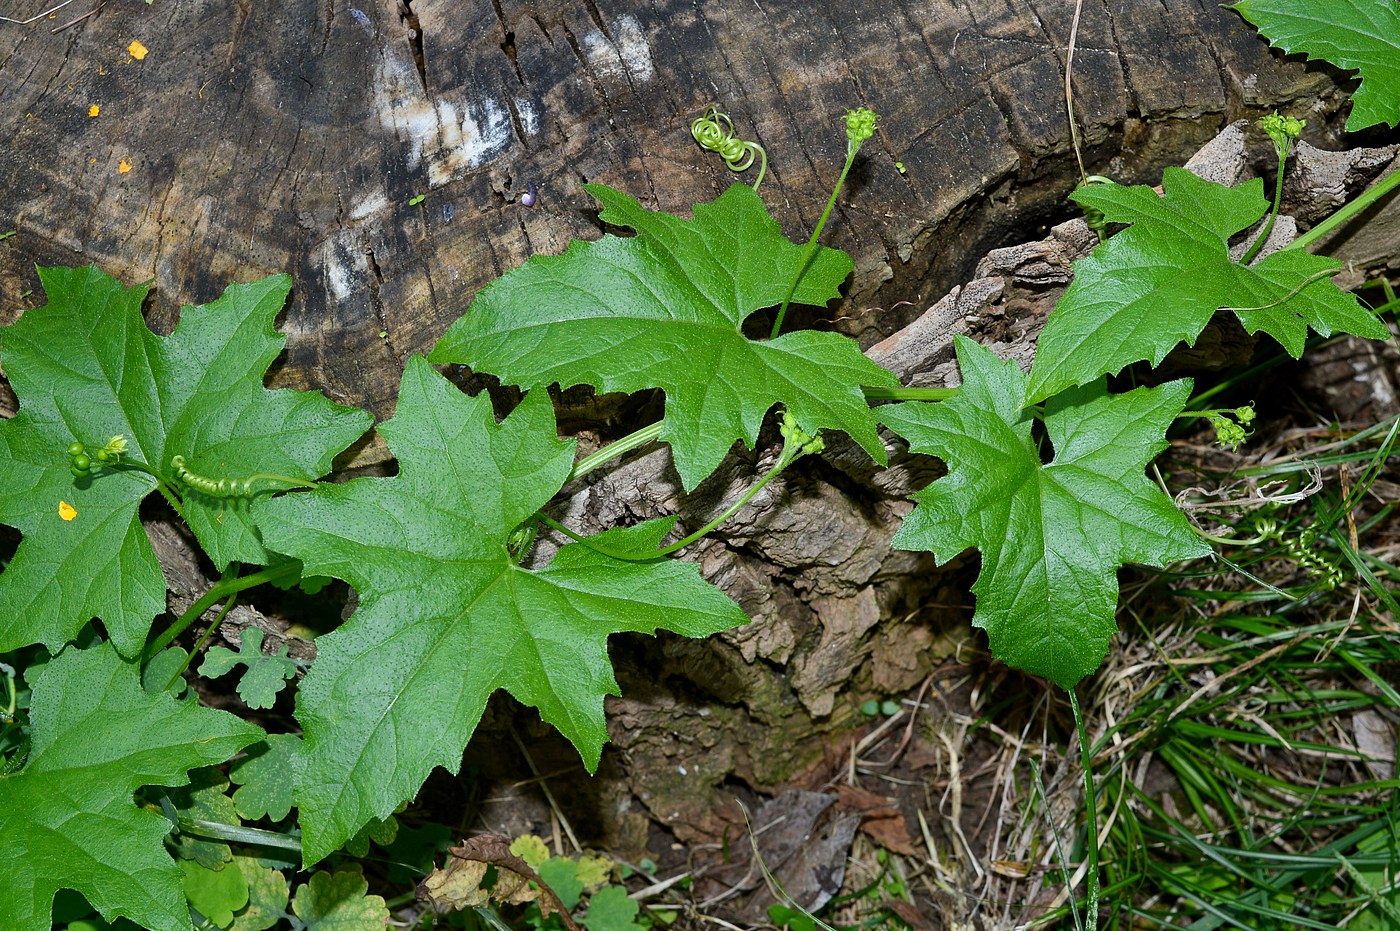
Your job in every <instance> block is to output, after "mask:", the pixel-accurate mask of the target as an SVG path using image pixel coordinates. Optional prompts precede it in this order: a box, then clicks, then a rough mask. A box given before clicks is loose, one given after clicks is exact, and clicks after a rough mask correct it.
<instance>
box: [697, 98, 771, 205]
mask: <svg viewBox="0 0 1400 931" xmlns="http://www.w3.org/2000/svg"><path fill="white" fill-rule="evenodd" d="M690 135H691V136H693V137H694V138H695V141H696V142H697V143H699V145H700V148H702V149H704V150H705V151H707V152H716V153H718V154H719V156H720V157H721V158H723V159H724V163H725V164H726V165H728V166H729V170H730V171H733V172H740V171H747V170H748V168H749V166H751V165H753V161H754V157H755V155H757V156H758V157H759V158H761V159H762V161H761V162H760V163H759V168H758V180H756V181H754V183H753V189H754V190H755V191H757V190H758V186H759V185H760V184H762V183H763V175H764V174H765V173H766V172H767V171H768V153H767V152H765V151H763V146H761V145H759V144H758V143H757V142H749V141H748V140H745V139H740V138H738V137H736V136H735V135H734V123H733V122H732V121H730V119H729V115H728V114H726V113H721V112H720V109H719V107H717V106H715V105H714V104H710V105H709V106H708V107H706V108H705V112H704V114H703V115H702V116H701V117H700V118H699V119H697V120H696V121H695V122H693V123H691V124H690Z"/></svg>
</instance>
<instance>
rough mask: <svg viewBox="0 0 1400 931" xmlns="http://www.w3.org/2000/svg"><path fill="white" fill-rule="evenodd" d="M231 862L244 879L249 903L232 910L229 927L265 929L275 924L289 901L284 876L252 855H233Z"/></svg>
mask: <svg viewBox="0 0 1400 931" xmlns="http://www.w3.org/2000/svg"><path fill="white" fill-rule="evenodd" d="M233 862H234V863H236V864H237V865H238V870H239V872H241V873H242V874H243V876H244V878H245V879H246V880H247V883H248V904H247V905H245V906H243V907H242V908H241V909H239V910H238V911H237V912H235V913H234V916H233V924H232V925H230V926H229V931H268V929H269V928H272V927H275V926H276V925H277V923H278V922H279V921H281V920H282V919H283V918H284V917H285V916H286V913H287V905H288V904H289V901H290V896H289V895H288V889H287V877H285V876H283V875H282V873H281V871H279V870H274V869H272V868H270V867H266V866H263V865H262V864H260V863H258V861H257V860H256V859H255V858H253V857H234V858H233Z"/></svg>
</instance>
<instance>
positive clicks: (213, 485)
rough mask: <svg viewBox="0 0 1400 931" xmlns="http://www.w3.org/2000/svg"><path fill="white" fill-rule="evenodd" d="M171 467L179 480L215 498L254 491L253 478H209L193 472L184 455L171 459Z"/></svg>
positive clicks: (247, 494) (238, 495)
mask: <svg viewBox="0 0 1400 931" xmlns="http://www.w3.org/2000/svg"><path fill="white" fill-rule="evenodd" d="M170 468H171V469H173V470H174V472H175V480H176V481H177V482H179V483H180V484H182V485H185V486H186V487H189V488H193V489H194V490H195V491H199V492H203V493H204V494H206V495H211V496H213V497H215V498H246V497H248V496H249V495H251V494H252V493H253V479H252V478H241V479H240V478H220V479H213V478H208V477H206V476H203V475H199V474H197V473H195V472H191V471H190V469H189V466H187V465H186V464H185V457H184V456H176V457H174V458H173V459H171V460H170Z"/></svg>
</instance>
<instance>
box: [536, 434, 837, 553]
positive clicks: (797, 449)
mask: <svg viewBox="0 0 1400 931" xmlns="http://www.w3.org/2000/svg"><path fill="white" fill-rule="evenodd" d="M619 442H621V441H619ZM818 448H819V447H818ZM807 451H808V448H807V447H806V446H805V445H804V443H803V442H802V441H797V442H794V441H793V440H792V439H791V438H789V439H788V440H787V441H786V442H785V443H784V444H783V451H782V452H781V453H779V454H778V461H777V462H774V463H773V467H772V468H771V469H769V470H768V471H767V472H766V473H764V475H763V477H762V478H761V479H759V480H758V482H756V483H755V484H754V486H753V487H752V488H750V489H749V490H748V491H746V492H744V493H743V494H742V495H740V496H739V498H738V499H737V500H735V501H734V503H732V504H731V505H729V507H727V508H725V509H724V511H722V512H721V513H720V514H719V516H717V517H716V518H715V519H714V520H712V521H710V522H709V523H708V524H706V525H705V526H703V527H701V528H700V529H699V530H697V531H695V532H694V533H691V534H688V535H687V536H685V537H683V538H681V539H679V540H677V541H676V542H675V543H672V544H671V545H670V546H664V547H662V548H661V549H659V550H654V551H652V552H650V553H646V554H638V553H623V552H621V551H619V550H614V549H613V548H612V547H610V546H604V545H602V544H600V543H598V541H597V540H594V539H589V538H588V537H584V536H582V535H580V534H577V533H575V532H574V531H572V530H570V529H569V528H568V527H566V526H564V525H563V524H561V523H559V521H557V520H555V519H554V518H552V517H550V516H549V515H548V514H545V513H544V512H543V511H536V512H535V515H534V516H535V519H536V520H538V521H540V522H542V523H544V524H546V525H548V526H549V527H552V528H553V529H555V530H557V531H559V532H560V533H562V534H563V535H564V536H566V537H568V538H569V539H570V540H573V541H574V542H575V543H582V544H583V545H584V546H586V547H588V548H589V549H591V550H594V551H595V552H599V553H602V554H603V555H604V556H609V557H611V558H613V559H622V560H626V561H627V562H645V561H647V560H651V559H659V558H661V557H662V556H669V555H671V554H672V553H674V552H676V551H677V550H680V549H684V548H685V547H687V546H689V545H690V544H692V543H694V542H695V541H696V540H699V539H700V538H701V537H703V536H705V535H706V534H708V533H709V532H710V531H712V530H714V529H715V528H716V527H718V526H719V525H720V524H722V523H724V522H725V521H727V520H729V518H731V517H733V516H734V515H735V514H737V513H738V512H739V509H740V508H742V507H743V506H744V505H746V504H748V503H749V502H750V501H752V500H753V497H754V495H756V494H758V493H759V492H760V491H762V490H763V489H764V487H766V486H767V485H768V483H769V482H771V481H773V479H775V478H777V477H778V474H779V473H781V472H782V471H783V470H784V469H786V468H787V467H788V466H790V465H792V464H793V463H794V462H795V461H797V460H798V459H799V458H801V457H802V456H803V455H805V454H806V452H807Z"/></svg>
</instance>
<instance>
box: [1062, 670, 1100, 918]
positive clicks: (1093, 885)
mask: <svg viewBox="0 0 1400 931" xmlns="http://www.w3.org/2000/svg"><path fill="white" fill-rule="evenodd" d="M1077 688H1078V687H1077V686H1076V687H1075V688H1071V689H1068V690H1067V691H1068V692H1069V707H1070V710H1071V711H1073V712H1074V724H1075V727H1076V728H1078V730H1079V762H1080V766H1081V768H1082V769H1083V770H1084V808H1085V812H1086V814H1087V815H1088V817H1087V818H1086V819H1085V827H1086V828H1087V830H1088V832H1089V838H1088V840H1089V850H1088V855H1089V903H1088V906H1087V907H1086V908H1085V911H1087V912H1088V913H1089V931H1098V927H1099V803H1098V797H1097V796H1096V795H1095V794H1094V773H1093V768H1092V767H1093V758H1092V757H1091V756H1090V753H1089V732H1088V731H1087V730H1086V729H1085V727H1084V715H1083V714H1081V713H1080V711H1079V692H1078V691H1077Z"/></svg>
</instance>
